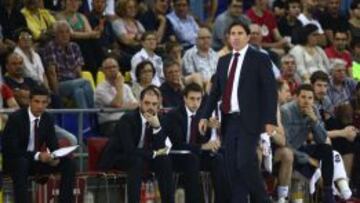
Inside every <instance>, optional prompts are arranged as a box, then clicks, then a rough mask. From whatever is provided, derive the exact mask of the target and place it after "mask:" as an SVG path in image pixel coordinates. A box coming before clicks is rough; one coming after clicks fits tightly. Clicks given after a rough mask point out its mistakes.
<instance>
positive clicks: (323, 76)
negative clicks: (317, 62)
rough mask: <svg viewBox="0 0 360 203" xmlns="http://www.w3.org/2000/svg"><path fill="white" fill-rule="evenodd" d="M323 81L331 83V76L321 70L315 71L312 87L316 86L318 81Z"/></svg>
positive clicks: (311, 78) (311, 81) (311, 80)
mask: <svg viewBox="0 0 360 203" xmlns="http://www.w3.org/2000/svg"><path fill="white" fill-rule="evenodd" d="M318 80H320V81H323V82H327V83H329V82H330V80H329V75H328V74H327V73H325V72H324V71H321V70H318V71H315V72H314V73H313V74H312V75H311V77H310V83H311V84H312V85H314V84H315V82H316V81H318Z"/></svg>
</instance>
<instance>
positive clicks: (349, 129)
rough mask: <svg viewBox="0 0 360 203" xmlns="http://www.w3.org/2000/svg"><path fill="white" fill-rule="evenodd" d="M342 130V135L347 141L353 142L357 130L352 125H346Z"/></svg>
mask: <svg viewBox="0 0 360 203" xmlns="http://www.w3.org/2000/svg"><path fill="white" fill-rule="evenodd" d="M343 132H344V137H345V138H346V139H347V140H348V141H349V142H353V141H354V140H355V138H356V136H357V133H358V130H357V129H356V128H355V127H354V126H346V127H345V128H344V130H343Z"/></svg>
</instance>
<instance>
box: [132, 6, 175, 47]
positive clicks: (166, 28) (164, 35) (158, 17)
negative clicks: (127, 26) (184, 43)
mask: <svg viewBox="0 0 360 203" xmlns="http://www.w3.org/2000/svg"><path fill="white" fill-rule="evenodd" d="M168 9H169V0H154V3H153V4H152V6H150V8H149V9H148V10H147V11H146V12H145V13H142V14H140V16H139V21H140V22H141V24H142V25H143V26H144V27H145V30H146V31H153V32H156V37H157V42H158V43H161V44H162V43H164V42H166V41H169V40H171V41H175V40H176V38H175V35H174V30H173V28H172V25H171V23H170V21H169V19H167V18H166V13H167V12H168Z"/></svg>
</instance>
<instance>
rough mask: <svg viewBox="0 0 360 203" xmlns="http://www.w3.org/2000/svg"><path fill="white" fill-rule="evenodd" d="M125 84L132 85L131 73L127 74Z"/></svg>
mask: <svg viewBox="0 0 360 203" xmlns="http://www.w3.org/2000/svg"><path fill="white" fill-rule="evenodd" d="M124 77H125V82H127V83H131V75H130V71H128V72H125V76H124Z"/></svg>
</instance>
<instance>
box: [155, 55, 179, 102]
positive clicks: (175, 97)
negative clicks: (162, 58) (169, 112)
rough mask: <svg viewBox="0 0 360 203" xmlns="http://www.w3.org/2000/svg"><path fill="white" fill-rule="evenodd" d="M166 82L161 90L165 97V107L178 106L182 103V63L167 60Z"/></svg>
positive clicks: (165, 66) (165, 65)
mask: <svg viewBox="0 0 360 203" xmlns="http://www.w3.org/2000/svg"><path fill="white" fill-rule="evenodd" d="M164 76H165V82H164V83H163V84H162V85H161V87H160V91H161V94H162V97H163V101H162V105H163V107H177V106H179V105H181V104H182V100H183V99H182V98H183V97H182V93H181V92H182V89H183V83H182V74H181V68H180V64H178V63H177V62H176V61H174V60H169V61H166V62H165V64H164Z"/></svg>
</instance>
